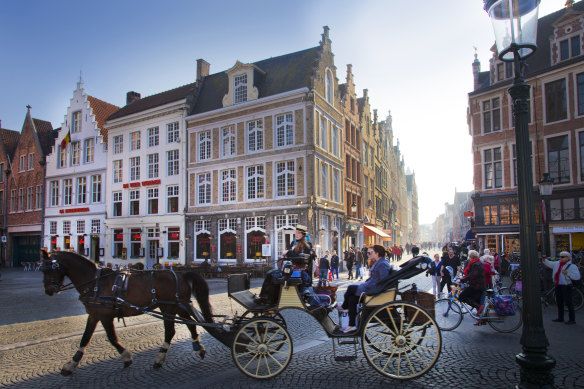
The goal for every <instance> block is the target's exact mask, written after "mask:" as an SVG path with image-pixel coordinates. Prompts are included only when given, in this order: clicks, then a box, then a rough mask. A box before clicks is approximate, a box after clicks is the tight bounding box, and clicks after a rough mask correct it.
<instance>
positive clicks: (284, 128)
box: [274, 112, 295, 148]
mask: <svg viewBox="0 0 584 389" xmlns="http://www.w3.org/2000/svg"><path fill="white" fill-rule="evenodd" d="M280 118H282V121H281V122H280V123H278V120H279V119H280ZM288 119H290V120H288ZM274 123H276V125H275V128H276V130H275V131H274V136H275V138H276V139H275V142H274V145H275V146H276V148H283V147H290V146H294V133H295V123H294V114H293V112H286V113H282V114H278V115H276V116H275V118H274ZM280 133H281V135H282V136H281V138H282V141H283V142H282V143H280V141H279V139H280Z"/></svg>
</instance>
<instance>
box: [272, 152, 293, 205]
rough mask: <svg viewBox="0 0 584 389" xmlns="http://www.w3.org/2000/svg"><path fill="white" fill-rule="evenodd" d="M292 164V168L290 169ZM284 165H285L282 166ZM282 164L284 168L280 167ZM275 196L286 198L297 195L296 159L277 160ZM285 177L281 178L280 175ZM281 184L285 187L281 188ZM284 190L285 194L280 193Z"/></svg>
mask: <svg viewBox="0 0 584 389" xmlns="http://www.w3.org/2000/svg"><path fill="white" fill-rule="evenodd" d="M290 164H292V169H290ZM282 165H283V166H282ZM280 166H282V170H280V171H278V170H279V167H280ZM274 172H275V174H274V186H273V187H274V188H276V190H275V191H274V198H286V197H293V196H296V161H295V160H287V161H281V162H276V164H275V167H274ZM282 176H283V178H282V179H281V178H280V177H282ZM281 185H283V187H282V188H281ZM281 191H283V193H284V194H280V193H281Z"/></svg>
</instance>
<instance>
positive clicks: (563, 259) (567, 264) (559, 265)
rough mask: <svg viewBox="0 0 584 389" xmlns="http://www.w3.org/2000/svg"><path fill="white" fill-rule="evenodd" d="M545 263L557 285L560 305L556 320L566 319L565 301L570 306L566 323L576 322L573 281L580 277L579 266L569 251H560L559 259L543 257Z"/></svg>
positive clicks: (557, 296)
mask: <svg viewBox="0 0 584 389" xmlns="http://www.w3.org/2000/svg"><path fill="white" fill-rule="evenodd" d="M542 261H543V264H544V265H545V266H547V267H549V268H551V269H552V277H553V281H554V285H555V292H556V304H557V305H558V317H557V318H555V319H554V320H552V321H554V322H563V321H564V303H565V304H566V305H567V307H568V321H567V322H566V323H565V324H576V314H575V312H574V303H573V302H572V281H576V280H579V279H580V271H579V270H578V266H576V265H574V264H573V263H572V256H571V255H570V253H569V252H567V251H562V252H561V253H560V260H559V261H553V262H552V261H550V260H548V259H547V258H542Z"/></svg>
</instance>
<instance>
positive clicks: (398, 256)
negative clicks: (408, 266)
mask: <svg viewBox="0 0 584 389" xmlns="http://www.w3.org/2000/svg"><path fill="white" fill-rule="evenodd" d="M403 252H404V249H403V248H402V246H401V245H399V246H397V248H396V250H395V254H396V257H397V260H398V261H401V257H402V253H403Z"/></svg>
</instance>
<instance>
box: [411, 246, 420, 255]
mask: <svg viewBox="0 0 584 389" xmlns="http://www.w3.org/2000/svg"><path fill="white" fill-rule="evenodd" d="M411 250H412V257H417V256H418V255H420V248H419V247H418V246H416V245H412V248H411Z"/></svg>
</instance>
